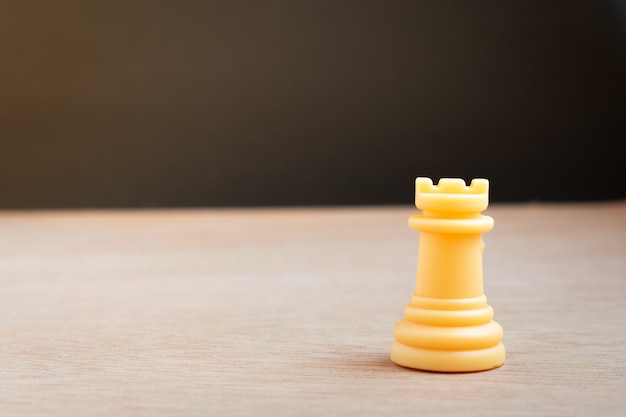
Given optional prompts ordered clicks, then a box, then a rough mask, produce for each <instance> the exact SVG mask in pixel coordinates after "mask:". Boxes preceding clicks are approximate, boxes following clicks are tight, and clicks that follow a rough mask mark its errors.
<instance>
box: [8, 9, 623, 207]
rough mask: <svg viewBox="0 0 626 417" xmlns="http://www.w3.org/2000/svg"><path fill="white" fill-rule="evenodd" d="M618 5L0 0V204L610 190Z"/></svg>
mask: <svg viewBox="0 0 626 417" xmlns="http://www.w3.org/2000/svg"><path fill="white" fill-rule="evenodd" d="M625 11H626V6H625V2H623V1H588V2H578V1H560V2H559V1H518V2H506V1H504V2H503V1H492V2H483V1H455V2H449V1H431V2H421V1H395V0H390V1H369V0H363V1H339V0H335V1H327V0H323V1H319V0H318V1H297V0H284V1H254V0H250V1H233V0H226V1H185V0H182V1H181V0H179V1H132V0H130V1H129V0H123V1H113V0H107V1H85V0H76V1H46V0H41V1H29V0H23V1H8V2H0V52H1V55H0V60H1V65H0V208H79V207H167V206H169V207H180V206H250V205H318V204H395V203H401V204H410V203H411V202H412V200H413V181H414V178H415V177H416V176H430V177H432V178H433V179H435V180H436V179H438V178H439V177H442V176H453V177H461V178H465V179H466V180H468V181H469V180H470V179H471V178H473V177H486V178H489V179H490V181H491V201H529V200H543V201H556V200H561V201H579V200H597V199H616V198H624V197H626V187H625V186H624V178H625V177H626V176H625V175H624V163H623V161H624V152H623V150H622V149H621V146H620V145H619V143H620V142H623V141H624V139H626V127H625V122H626V120H624V119H625V118H626V117H625V115H626V101H625V97H626V82H625V70H626V64H625V62H626V60H625V55H626V54H625V45H626V42H625V39H626V36H625V35H626V19H625Z"/></svg>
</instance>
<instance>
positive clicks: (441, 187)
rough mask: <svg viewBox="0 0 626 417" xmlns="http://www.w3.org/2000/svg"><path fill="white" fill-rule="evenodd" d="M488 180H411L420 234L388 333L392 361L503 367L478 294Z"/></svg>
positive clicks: (494, 329)
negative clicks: (410, 281)
mask: <svg viewBox="0 0 626 417" xmlns="http://www.w3.org/2000/svg"><path fill="white" fill-rule="evenodd" d="M488 190H489V181H488V180H486V179H474V180H472V182H471V185H470V186H467V185H466V184H465V181H464V180H462V179H459V178H442V179H440V180H439V183H438V184H437V185H433V182H432V180H431V179H430V178H423V177H418V178H417V179H416V181H415V206H416V207H417V208H418V209H421V210H422V213H419V214H414V215H413V216H411V217H410V218H409V226H410V227H411V228H412V229H415V230H418V231H419V232H420V240H419V250H418V256H417V276H416V288H415V293H414V294H413V297H412V298H411V302H410V303H409V305H408V306H407V307H406V309H405V311H404V319H402V320H400V321H399V322H398V323H397V324H396V326H395V328H394V336H395V339H396V340H395V342H394V343H393V345H392V348H391V360H392V361H393V362H395V363H397V364H398V365H401V366H405V367H409V368H415V369H422V370H427V371H437V372H473V371H484V370H488V369H493V368H497V367H498V366H500V365H502V364H503V363H504V357H505V350H504V346H503V345H502V343H501V340H502V336H503V331H502V327H501V326H500V325H499V324H498V323H496V322H495V321H493V309H492V308H491V307H490V306H489V305H487V298H486V297H485V294H484V293H483V269H482V252H483V249H484V245H483V240H482V233H484V232H487V231H489V230H491V229H492V228H493V219H492V218H491V217H489V216H485V215H482V214H481V213H480V212H481V211H482V210H485V209H486V208H487V206H488V204H489V196H488Z"/></svg>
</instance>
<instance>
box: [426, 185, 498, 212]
mask: <svg viewBox="0 0 626 417" xmlns="http://www.w3.org/2000/svg"><path fill="white" fill-rule="evenodd" d="M488 205H489V180H487V179H484V178H474V179H473V180H472V182H471V184H470V185H469V186H468V185H466V184H465V181H464V180H463V179H461V178H441V179H440V180H439V183H438V184H437V185H434V184H433V181H432V180H431V179H430V178H427V177H418V178H417V179H416V180H415V206H416V207H417V208H418V209H421V210H424V211H434V212H464V213H469V212H476V213H477V212H480V211H482V210H484V209H486V208H487V206H488Z"/></svg>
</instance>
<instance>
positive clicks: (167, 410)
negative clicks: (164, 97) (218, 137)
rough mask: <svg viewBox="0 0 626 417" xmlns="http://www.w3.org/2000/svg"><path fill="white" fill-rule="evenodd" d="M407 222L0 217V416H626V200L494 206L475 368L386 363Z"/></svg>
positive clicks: (106, 214)
mask: <svg viewBox="0 0 626 417" xmlns="http://www.w3.org/2000/svg"><path fill="white" fill-rule="evenodd" d="M415 212H417V210H416V209H414V208H413V207H411V206H409V205H407V206H405V207H404V206H403V207H361V208H293V209H234V210H225V209H224V210H221V209H198V210H135V211H132V210H129V211H42V212H7V211H5V212H0V285H1V290H0V334H1V339H0V346H1V347H0V414H1V415H3V416H4V415H6V416H174V415H176V416H207V415H216V416H218V415H219V416H230V415H250V416H264V415H271V416H283V415H284V416H348V415H359V416H370V415H371V416H408V415H411V416H417V415H419V416H426V415H433V416H448V415H457V416H492V415H493V416H503V415H510V416H520V415H532V416H624V415H626V202H624V201H622V202H605V203H584V204H583V203H578V204H524V205H497V204H492V205H491V206H490V207H489V209H488V210H487V211H486V212H485V214H488V215H490V216H492V217H493V218H494V220H495V228H494V230H493V231H491V232H489V233H487V234H485V235H484V239H485V242H486V245H487V247H486V250H485V253H484V258H483V262H484V273H485V277H484V278H485V293H486V295H487V297H488V300H489V304H490V305H491V306H492V307H493V308H494V310H495V320H496V321H498V322H499V323H500V324H501V325H502V326H503V328H504V340H503V342H504V344H505V346H506V349H507V359H506V362H505V364H504V366H503V367H501V368H498V369H495V370H492V371H487V372H479V373H470V374H438V373H428V372H420V371H414V370H409V369H405V368H402V367H399V366H397V365H395V364H393V363H392V362H391V361H390V359H389V350H390V346H391V343H392V341H393V333H392V331H393V326H394V325H395V323H396V322H397V321H398V320H399V319H401V318H402V316H403V310H404V307H405V305H406V304H407V303H408V302H409V300H410V297H411V294H412V292H413V289H414V285H415V281H414V280H415V267H416V255H417V247H418V236H419V234H418V232H415V231H413V230H411V229H409V228H408V226H407V219H408V217H409V215H411V214H413V213H415Z"/></svg>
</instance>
